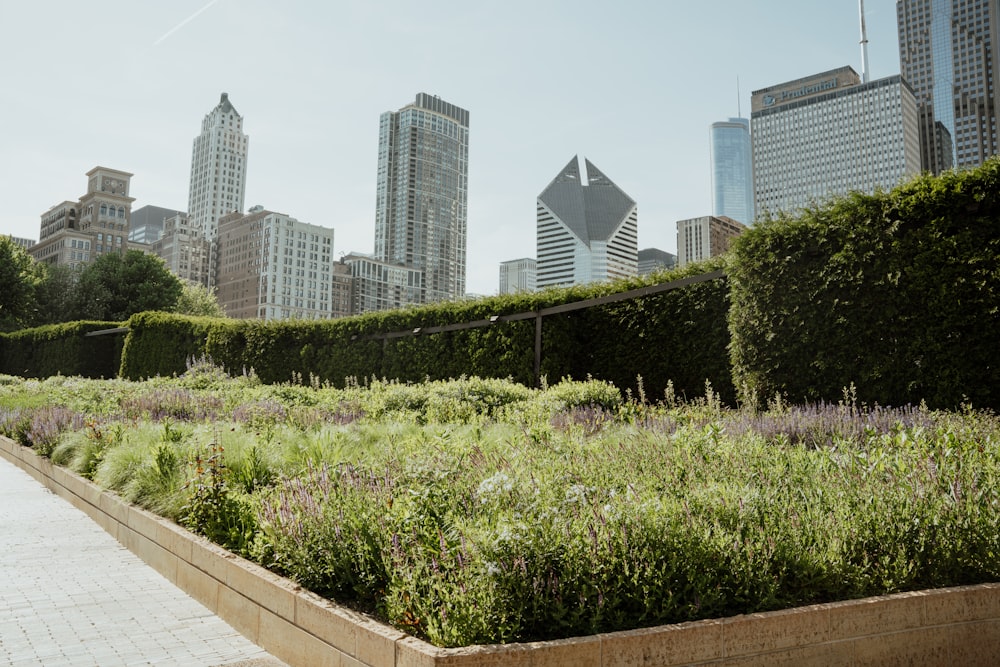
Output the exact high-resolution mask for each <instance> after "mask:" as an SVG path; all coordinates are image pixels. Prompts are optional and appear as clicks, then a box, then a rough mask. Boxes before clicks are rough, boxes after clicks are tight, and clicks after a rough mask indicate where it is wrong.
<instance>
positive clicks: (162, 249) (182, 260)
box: [150, 211, 214, 286]
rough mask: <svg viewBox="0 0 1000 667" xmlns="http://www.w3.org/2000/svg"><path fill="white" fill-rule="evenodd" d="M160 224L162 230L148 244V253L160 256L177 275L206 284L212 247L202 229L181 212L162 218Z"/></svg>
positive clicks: (183, 278)
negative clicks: (154, 239)
mask: <svg viewBox="0 0 1000 667" xmlns="http://www.w3.org/2000/svg"><path fill="white" fill-rule="evenodd" d="M162 224H163V229H162V230H161V231H160V233H159V235H158V238H157V239H156V241H154V242H153V243H152V244H151V245H150V252H152V253H153V254H154V255H156V256H158V257H160V258H161V259H162V260H163V263H164V264H165V265H166V266H167V268H168V269H170V271H171V272H173V274H174V275H176V276H177V277H178V278H181V279H182V280H188V281H191V282H194V283H199V284H201V285H206V286H207V285H208V284H209V282H210V281H209V277H208V270H209V259H210V256H211V250H212V246H211V244H210V243H209V242H208V239H206V238H205V235H204V233H203V230H202V228H201V227H200V226H195V225H192V224H191V219H190V218H189V217H188V215H187V213H184V212H183V211H177V212H175V213H174V214H173V215H171V216H170V217H167V218H165V219H164V220H163V223H162ZM213 282H214V281H213Z"/></svg>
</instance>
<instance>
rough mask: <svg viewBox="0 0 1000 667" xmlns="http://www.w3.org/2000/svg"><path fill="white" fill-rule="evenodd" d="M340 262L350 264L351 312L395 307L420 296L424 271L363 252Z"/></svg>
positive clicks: (413, 301) (413, 300) (406, 304)
mask: <svg viewBox="0 0 1000 667" xmlns="http://www.w3.org/2000/svg"><path fill="white" fill-rule="evenodd" d="M341 261H343V262H344V263H345V264H347V265H348V266H350V267H351V314H354V315H359V314H361V313H371V312H376V311H382V310H397V309H399V308H405V307H407V306H411V305H413V304H415V303H418V302H419V299H420V298H421V294H422V292H423V287H422V283H423V275H424V272H423V271H422V270H420V269H415V268H409V267H406V266H403V265H401V264H396V263H394V262H383V261H382V260H380V259H378V258H377V257H374V256H372V255H365V254H363V253H350V254H347V255H345V256H344V257H343V258H341Z"/></svg>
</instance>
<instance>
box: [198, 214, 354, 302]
mask: <svg viewBox="0 0 1000 667" xmlns="http://www.w3.org/2000/svg"><path fill="white" fill-rule="evenodd" d="M216 244H217V250H216V252H217V253H218V260H217V261H218V267H217V272H218V273H217V280H218V295H217V296H218V301H219V305H221V306H222V307H223V308H225V309H226V314H227V315H229V316H230V317H235V318H241V319H262V320H275V319H287V318H292V317H295V318H301V319H329V318H330V317H332V316H333V301H332V295H331V291H332V289H333V264H334V262H333V230H332V229H329V228H326V227H321V226H319V225H312V224H308V223H305V222H300V221H299V220H296V219H295V218H293V217H291V216H288V215H285V214H283V213H276V212H274V211H268V210H265V209H263V208H262V207H259V206H255V207H253V208H252V209H250V211H248V212H247V214H246V215H244V214H242V213H231V214H229V215H227V216H223V217H222V218H220V219H219V226H218V236H217V239H216Z"/></svg>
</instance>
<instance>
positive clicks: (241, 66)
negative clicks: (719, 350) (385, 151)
mask: <svg viewBox="0 0 1000 667" xmlns="http://www.w3.org/2000/svg"><path fill="white" fill-rule="evenodd" d="M865 15H866V23H867V28H868V39H869V61H870V75H871V78H872V79H877V78H881V77H885V76H890V75H893V74H898V73H899V53H898V46H897V33H896V14H895V2H894V1H893V0H868V2H866V3H865ZM859 40H860V20H859V7H858V2H857V0H769V1H765V2H748V1H745V0H744V1H742V2H736V1H735V0H716V1H715V2H682V1H681V0H617V1H616V2H606V1H604V2H598V1H596V0H575V1H574V2H569V1H567V0H532V1H528V0H505V1H504V2H497V1H495V0H460V1H455V0H437V1H434V0H428V1H425V2H412V1H406V0H380V1H379V2H373V1H371V0H367V1H356V0H336V1H329V0H327V1H325V2H320V1H318V0H283V1H281V2H279V1H277V0H171V2H161V1H154V0H104V1H103V2H101V3H85V2H79V1H78V0H31V2H22V1H15V0H0V63H3V64H2V69H0V71H2V73H3V75H2V79H0V82H2V83H0V193H3V194H2V199H3V201H6V202H7V205H5V206H4V207H3V209H2V212H0V234H12V235H14V236H19V237H25V238H32V239H37V238H38V231H39V221H40V216H41V214H42V213H44V212H45V211H47V210H48V209H49V208H51V207H52V206H54V205H56V204H58V203H60V202H62V201H65V200H74V201H75V200H76V199H79V197H80V196H82V195H83V194H84V193H85V192H86V186H87V182H86V181H87V179H86V176H85V174H86V172H88V171H89V170H90V169H92V168H93V167H96V166H103V167H109V168H112V169H119V170H122V171H126V172H130V173H132V174H134V176H133V177H132V185H131V193H130V194H131V196H132V197H134V198H135V202H134V203H133V205H132V206H133V209H135V208H138V207H140V206H145V205H154V206H162V207H165V208H175V209H178V210H186V208H187V202H188V183H189V179H190V169H191V149H192V142H193V141H194V138H195V136H196V135H198V133H199V132H200V131H201V121H202V119H203V118H204V117H205V115H206V114H207V113H209V112H210V111H211V110H212V109H213V108H214V107H215V106H216V105H217V104H218V102H219V98H220V95H221V93H222V92H227V93H228V94H229V99H230V101H231V102H232V104H233V106H234V107H235V108H236V110H237V111H238V112H239V113H240V114H241V115H242V116H243V129H244V132H246V134H247V135H249V137H250V140H249V154H248V158H247V183H246V200H245V207H246V208H247V209H249V208H250V207H251V206H254V205H257V204H260V205H262V206H263V207H264V208H266V209H269V210H272V211H277V212H281V213H285V214H288V215H291V216H292V217H294V218H297V219H298V220H301V221H303V222H308V223H312V224H318V225H323V226H325V227H332V228H333V229H334V252H335V254H336V255H337V256H339V255H341V254H342V253H343V254H347V253H350V252H367V253H370V252H372V251H373V249H374V229H375V181H376V166H377V148H378V121H379V115H380V114H381V113H383V112H385V111H396V110H398V109H400V108H402V107H404V106H406V105H408V104H410V103H412V102H413V100H414V98H415V97H416V94H417V93H418V92H426V93H429V94H433V95H438V96H440V97H441V98H442V99H444V100H446V101H448V102H451V103H453V104H457V105H458V106H460V107H462V108H465V109H468V110H469V113H470V123H469V203H468V232H467V239H468V255H467V284H466V288H467V291H468V292H469V293H471V294H480V295H488V294H495V293H496V292H497V289H498V284H499V277H498V276H499V263H500V262H501V261H505V260H510V259H518V258H522V257H534V256H535V200H536V198H537V197H538V195H539V193H541V192H542V191H543V190H544V189H545V188H546V186H547V185H548V184H549V182H551V181H552V179H553V178H555V177H556V175H557V174H558V173H559V171H560V170H561V169H562V167H563V166H565V165H566V163H567V162H569V161H570V159H571V158H572V157H573V156H574V155H579V156H581V157H586V158H587V159H589V160H590V161H591V162H593V163H594V165H595V166H597V168H598V169H600V170H601V171H602V172H603V173H604V174H605V175H606V176H607V177H608V178H610V179H611V180H612V181H614V182H615V183H616V184H617V185H618V186H619V187H620V188H622V189H623V190H624V191H625V192H626V193H627V194H628V195H629V196H631V197H632V198H633V199H634V200H636V202H637V205H638V213H639V218H638V229H639V248H649V247H655V248H660V249H661V250H666V251H668V252H676V245H677V243H676V233H677V227H676V222H677V221H678V220H683V219H686V218H693V217H698V216H702V215H709V214H711V213H712V210H711V207H712V197H711V176H710V171H709V126H710V125H711V124H712V123H713V122H716V121H721V120H726V119H727V118H729V117H735V116H737V115H740V113H741V112H742V115H743V116H744V117H749V115H750V96H751V94H752V92H753V91H754V90H759V89H761V88H766V87H769V86H773V85H776V84H780V83H783V82H786V81H790V80H793V79H798V78H801V77H805V76H810V75H812V74H816V73H819V72H824V71H826V70H830V69H835V68H837V67H841V66H844V65H850V66H852V67H854V68H855V69H856V70H858V71H859V72H860V71H861V61H862V58H861V47H860V45H859Z"/></svg>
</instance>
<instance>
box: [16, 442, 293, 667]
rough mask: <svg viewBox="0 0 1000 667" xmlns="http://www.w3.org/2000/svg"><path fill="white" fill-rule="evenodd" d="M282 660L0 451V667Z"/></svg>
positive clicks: (107, 666) (275, 663)
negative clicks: (185, 590)
mask: <svg viewBox="0 0 1000 667" xmlns="http://www.w3.org/2000/svg"><path fill="white" fill-rule="evenodd" d="M14 665H17V666H18V667H21V666H25V667H27V666H28V665H44V666H45V667H50V666H58V665H66V666H73V667H77V666H81V667H82V666H84V665H97V666H99V667H112V666H115V665H184V666H185V667H192V666H193V667H198V666H205V667H210V666H214V665H240V666H243V667H246V666H249V665H255V666H258V667H263V666H265V665H267V666H270V667H276V666H280V665H283V663H281V662H280V661H278V660H277V659H275V658H273V657H272V656H270V655H269V654H267V653H266V652H265V651H264V650H263V649H261V648H260V647H258V646H256V645H254V644H253V643H251V642H250V641H248V640H247V639H246V638H244V637H243V636H242V635H240V634H239V633H237V632H236V631H235V630H233V629H232V628H231V627H230V626H229V625H227V624H226V623H225V622H224V621H223V620H222V619H220V618H219V617H218V616H216V615H215V614H213V613H211V612H210V611H208V609H206V608H205V607H204V606H202V605H201V604H199V603H198V602H196V601H195V600H193V599H192V598H190V597H188V596H187V595H186V594H184V592H182V591H181V590H180V589H178V588H177V587H175V586H174V585H173V584H171V583H170V582H169V581H167V580H166V579H164V578H163V577H162V576H161V575H160V574H159V573H157V572H156V571H155V570H153V569H152V568H150V567H149V566H147V565H146V564H145V563H143V562H142V561H141V560H140V559H139V558H138V557H137V556H135V555H134V554H132V553H131V552H130V551H128V550H127V549H125V547H123V546H122V545H121V544H119V543H118V541H117V540H115V539H114V538H113V537H111V536H110V535H108V534H107V533H106V532H104V531H103V530H102V529H101V528H100V527H98V526H97V525H96V524H95V523H94V522H92V521H91V520H90V519H89V518H88V517H87V515H86V514H84V513H83V512H81V511H79V510H77V509H76V508H74V507H73V506H72V505H70V504H69V503H68V502H66V501H65V500H63V499H62V498H59V497H58V496H55V495H54V494H52V493H51V492H49V491H48V489H46V488H45V487H43V486H42V485H41V484H39V483H38V482H36V481H35V480H34V479H33V478H32V477H30V476H29V475H28V474H27V473H25V472H24V471H22V470H21V469H20V468H17V467H16V466H14V465H13V464H11V463H9V462H8V461H6V460H4V459H2V458H0V667H7V666H14Z"/></svg>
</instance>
